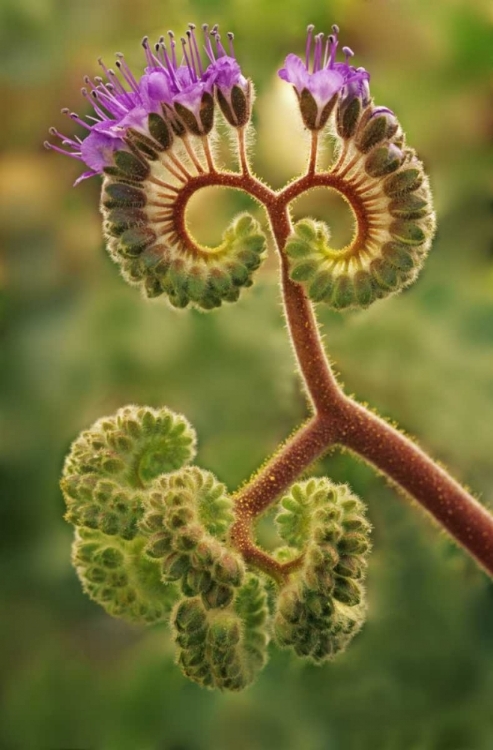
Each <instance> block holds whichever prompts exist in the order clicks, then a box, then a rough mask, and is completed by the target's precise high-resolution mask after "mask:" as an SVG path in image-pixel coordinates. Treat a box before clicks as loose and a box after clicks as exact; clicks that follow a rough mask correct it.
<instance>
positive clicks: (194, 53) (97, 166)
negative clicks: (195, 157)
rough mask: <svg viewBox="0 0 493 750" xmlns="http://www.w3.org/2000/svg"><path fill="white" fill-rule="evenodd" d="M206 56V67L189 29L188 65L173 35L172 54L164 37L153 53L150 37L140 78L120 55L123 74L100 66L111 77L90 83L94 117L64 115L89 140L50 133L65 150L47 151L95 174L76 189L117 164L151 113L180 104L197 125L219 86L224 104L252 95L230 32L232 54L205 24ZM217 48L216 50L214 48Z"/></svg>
mask: <svg viewBox="0 0 493 750" xmlns="http://www.w3.org/2000/svg"><path fill="white" fill-rule="evenodd" d="M202 29H203V31H204V37H205V45H204V48H205V52H206V55H207V58H208V60H207V63H206V64H205V65H204V64H203V61H202V58H201V54H200V50H199V46H198V43H197V38H196V35H195V26H194V25H193V24H189V28H188V31H187V33H186V37H182V38H181V47H182V60H181V61H180V63H178V56H177V50H176V47H177V44H176V41H175V38H174V34H173V32H171V31H170V32H168V35H169V50H168V48H167V46H166V44H165V39H164V37H161V38H160V39H159V41H158V42H157V44H155V45H154V48H153V49H151V47H150V46H149V42H148V39H147V37H146V38H144V40H143V42H142V44H143V47H144V51H145V56H146V62H147V66H146V68H145V71H144V74H143V75H142V76H141V78H140V79H137V78H135V76H134V75H133V73H132V71H131V70H130V68H129V66H128V65H127V63H126V62H125V60H124V58H123V55H121V54H118V55H117V60H116V67H117V68H118V71H119V74H120V77H119V76H118V75H117V73H116V72H115V71H114V70H113V69H111V68H107V67H106V66H105V65H104V63H103V62H102V60H100V61H99V63H100V65H101V67H102V69H103V71H104V74H105V78H102V77H96V78H95V79H94V80H91V79H90V78H89V77H86V78H85V83H86V86H85V87H84V88H83V89H82V94H83V96H84V97H85V98H86V99H87V100H88V101H89V102H90V104H91V106H92V108H93V110H94V113H93V114H92V115H91V116H89V117H88V118H87V119H86V120H84V119H82V118H81V117H79V116H78V115H77V114H75V113H74V112H69V110H67V109H65V110H62V111H63V112H64V113H65V114H67V115H69V117H70V118H71V119H72V120H74V121H75V122H77V123H78V124H79V125H81V126H82V127H83V128H84V129H85V130H87V131H89V134H88V135H87V136H86V138H84V139H81V138H79V137H78V136H75V137H74V138H70V137H68V136H65V135H63V134H62V133H59V132H58V130H56V129H55V128H51V129H50V133H51V135H53V136H55V137H57V138H59V139H60V141H61V144H62V146H63V147H65V148H62V147H60V146H56V145H54V144H52V143H50V142H48V141H46V142H45V146H46V147H47V148H49V149H53V150H54V151H59V152H60V153H62V154H65V155H67V156H72V157H74V158H75V159H79V160H80V161H82V162H84V163H85V164H86V165H87V166H88V167H89V170H88V171H87V172H84V174H82V175H81V176H80V177H79V178H78V180H77V181H76V183H75V184H77V183H79V182H80V181H81V180H84V179H86V178H88V177H92V176H94V175H96V174H101V173H102V171H103V169H104V168H105V167H107V166H109V165H111V164H112V162H113V154H114V152H115V151H118V150H120V149H122V148H124V147H125V141H124V138H125V134H126V132H127V130H128V129H129V128H138V129H141V130H145V128H146V124H147V119H148V116H149V114H151V113H153V112H155V113H159V114H161V115H162V114H163V111H165V112H166V111H167V112H169V113H172V112H173V108H174V107H175V105H179V106H180V105H181V106H182V107H185V108H186V109H187V110H188V111H189V112H190V113H191V114H192V116H193V117H195V118H196V120H197V122H200V119H199V113H200V107H201V104H202V99H203V97H204V95H211V94H212V93H213V89H214V87H216V89H217V90H218V91H219V92H220V93H221V94H222V97H223V100H224V99H225V100H226V101H230V98H231V91H232V90H233V88H234V87H239V88H240V90H241V91H243V92H247V90H248V81H247V79H246V78H245V77H244V76H243V75H242V72H241V69H240V66H239V64H238V62H237V61H236V59H235V54H234V49H233V34H231V33H228V42H229V52H227V51H226V50H225V48H224V46H223V44H222V43H221V37H220V35H219V31H218V27H217V26H214V27H213V28H212V30H211V31H209V27H208V26H207V25H206V24H204V26H203V27H202ZM211 37H212V39H213V40H214V43H215V48H216V49H215V51H214V48H213V45H212V43H211Z"/></svg>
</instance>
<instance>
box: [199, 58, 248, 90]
mask: <svg viewBox="0 0 493 750" xmlns="http://www.w3.org/2000/svg"><path fill="white" fill-rule="evenodd" d="M209 70H210V71H211V74H212V76H213V78H214V82H215V84H216V86H219V88H221V89H226V90H228V91H230V90H231V89H232V88H233V86H240V88H245V87H246V86H247V79H246V78H245V76H244V75H243V74H242V72H241V68H240V66H239V65H238V63H237V62H236V60H235V59H234V58H233V57H229V56H225V57H220V58H219V59H218V60H216V61H215V62H214V63H212V65H211V66H210V67H209V69H208V71H209Z"/></svg>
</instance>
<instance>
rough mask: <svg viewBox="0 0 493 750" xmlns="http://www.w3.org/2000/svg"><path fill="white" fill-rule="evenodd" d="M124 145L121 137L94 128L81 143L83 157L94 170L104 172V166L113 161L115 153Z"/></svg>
mask: <svg viewBox="0 0 493 750" xmlns="http://www.w3.org/2000/svg"><path fill="white" fill-rule="evenodd" d="M122 145H123V143H122V141H121V140H120V139H119V138H112V137H111V136H109V135H106V134H103V133H98V132H97V131H96V130H93V131H92V132H91V133H89V135H88V136H87V138H86V139H85V140H83V141H82V143H81V147H80V151H81V157H82V160H83V161H84V162H85V163H86V164H87V166H88V167H90V168H91V169H92V170H93V171H94V172H102V171H103V169H104V167H107V166H109V165H110V164H111V163H112V162H113V153H114V152H115V151H117V150H118V149H119V148H121V147H122Z"/></svg>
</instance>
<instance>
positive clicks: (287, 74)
mask: <svg viewBox="0 0 493 750" xmlns="http://www.w3.org/2000/svg"><path fill="white" fill-rule="evenodd" d="M314 28H315V27H314V26H312V25H310V26H308V29H307V40H306V52H305V61H304V62H303V60H302V59H301V58H300V57H298V56H297V55H293V54H289V55H288V56H287V57H286V60H285V62H284V68H282V69H281V70H280V71H279V77H280V78H282V79H283V80H284V81H288V83H291V84H292V85H293V86H294V88H295V90H296V92H297V94H298V96H299V97H301V96H302V94H303V92H304V91H306V92H308V93H309V94H310V95H311V97H313V100H314V101H315V104H316V107H317V113H318V117H317V118H316V121H317V123H318V122H319V120H320V115H321V113H322V112H323V110H324V108H325V107H326V106H327V104H328V103H329V102H330V101H331V100H332V99H333V97H334V96H335V95H336V94H338V93H341V97H343V98H347V97H353V96H358V97H361V99H362V100H363V101H364V102H365V103H366V102H367V101H368V100H369V87H368V81H369V79H370V74H369V73H368V72H367V71H366V70H365V69H364V68H354V67H353V66H352V65H350V64H349V60H350V59H351V58H352V57H353V55H354V53H353V51H352V50H351V49H350V48H349V47H343V48H342V51H343V53H344V56H345V60H344V62H336V53H337V47H338V44H339V40H338V34H339V28H338V27H337V26H335V25H334V26H332V34H330V35H329V36H328V37H327V38H326V39H325V40H324V34H316V35H315V36H314V34H313V31H314ZM312 49H313V62H312ZM310 68H311V70H310Z"/></svg>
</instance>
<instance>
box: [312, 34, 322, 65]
mask: <svg viewBox="0 0 493 750" xmlns="http://www.w3.org/2000/svg"><path fill="white" fill-rule="evenodd" d="M323 38H324V35H323V34H317V35H316V37H315V53H314V55H313V72H314V73H316V72H317V71H319V70H320V68H321V64H322V44H323Z"/></svg>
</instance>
